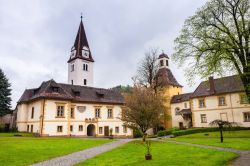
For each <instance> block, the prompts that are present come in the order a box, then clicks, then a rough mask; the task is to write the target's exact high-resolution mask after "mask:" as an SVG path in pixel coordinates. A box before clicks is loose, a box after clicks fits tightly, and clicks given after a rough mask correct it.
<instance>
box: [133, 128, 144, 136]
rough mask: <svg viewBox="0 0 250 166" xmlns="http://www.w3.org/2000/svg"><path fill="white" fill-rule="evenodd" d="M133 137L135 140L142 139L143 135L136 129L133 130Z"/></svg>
mask: <svg viewBox="0 0 250 166" xmlns="http://www.w3.org/2000/svg"><path fill="white" fill-rule="evenodd" d="M133 136H134V138H141V137H142V133H141V132H140V131H139V130H138V129H134V130H133Z"/></svg>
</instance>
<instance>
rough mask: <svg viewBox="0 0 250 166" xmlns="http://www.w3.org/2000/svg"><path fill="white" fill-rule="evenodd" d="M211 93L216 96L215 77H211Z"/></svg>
mask: <svg viewBox="0 0 250 166" xmlns="http://www.w3.org/2000/svg"><path fill="white" fill-rule="evenodd" d="M209 86H210V87H209V91H210V94H215V86H214V77H212V76H211V77H209Z"/></svg>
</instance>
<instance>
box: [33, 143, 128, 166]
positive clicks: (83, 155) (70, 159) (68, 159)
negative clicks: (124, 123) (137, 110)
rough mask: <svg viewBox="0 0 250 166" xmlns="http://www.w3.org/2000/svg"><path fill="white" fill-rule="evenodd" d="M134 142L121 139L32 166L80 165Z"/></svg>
mask: <svg viewBox="0 0 250 166" xmlns="http://www.w3.org/2000/svg"><path fill="white" fill-rule="evenodd" d="M130 141H133V139H119V140H117V141H113V142H110V143H107V144H103V145H100V146H96V147H93V148H90V149H86V150H83V151H79V152H75V153H72V154H68V155H65V156H62V157H57V158H53V159H51V160H46V161H43V162H40V163H36V164H33V165H32V166H70V165H75V164H77V163H80V162H82V161H84V160H87V159H89V158H92V157H95V156H96V155H98V154H101V153H104V152H106V151H109V150H111V149H114V148H116V147H118V146H121V145H123V144H125V143H127V142H130Z"/></svg>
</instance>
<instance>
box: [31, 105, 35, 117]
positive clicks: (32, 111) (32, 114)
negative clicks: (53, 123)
mask: <svg viewBox="0 0 250 166" xmlns="http://www.w3.org/2000/svg"><path fill="white" fill-rule="evenodd" d="M34 112H35V107H32V108H31V117H30V118H31V119H34Z"/></svg>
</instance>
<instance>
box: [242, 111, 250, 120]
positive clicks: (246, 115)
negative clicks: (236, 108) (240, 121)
mask: <svg viewBox="0 0 250 166" xmlns="http://www.w3.org/2000/svg"><path fill="white" fill-rule="evenodd" d="M243 117H244V122H250V112H243Z"/></svg>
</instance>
